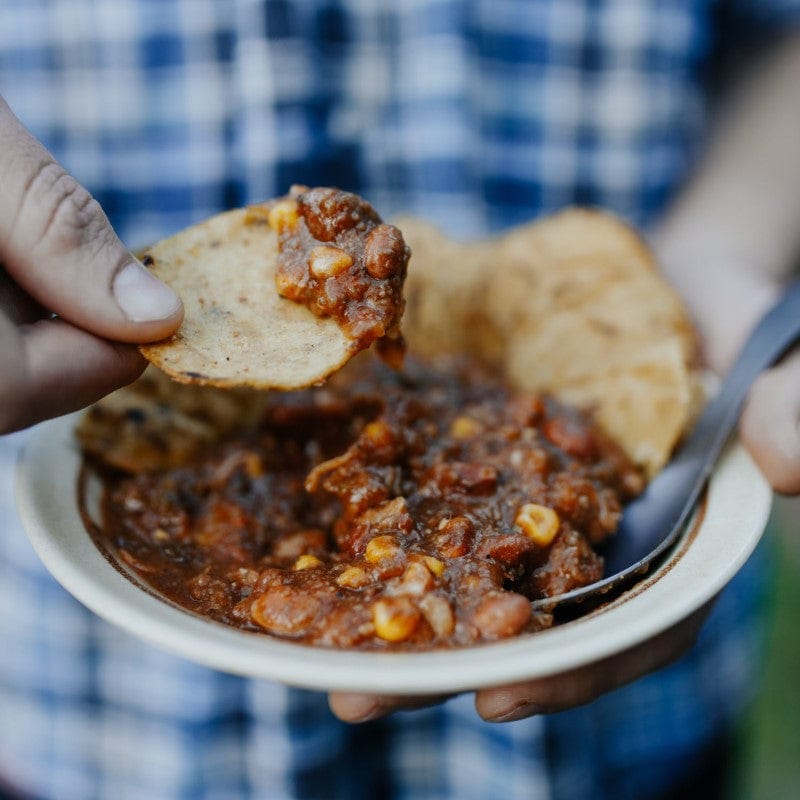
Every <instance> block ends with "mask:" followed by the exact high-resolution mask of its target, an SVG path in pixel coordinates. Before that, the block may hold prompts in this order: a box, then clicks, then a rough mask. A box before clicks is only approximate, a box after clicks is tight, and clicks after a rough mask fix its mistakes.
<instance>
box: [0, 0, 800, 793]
mask: <svg viewBox="0 0 800 800" xmlns="http://www.w3.org/2000/svg"><path fill="white" fill-rule="evenodd" d="M716 5H717V6H718V7H715V8H712V4H709V3H706V2H699V0H698V1H696V2H690V1H689V0H685V2H678V3H672V4H668V5H666V4H661V3H657V2H655V0H653V2H639V3H633V2H631V3H596V2H579V0H574V2H572V1H571V2H563V0H562V2H556V0H541V1H540V2H537V3H526V2H522V1H521V0H504V2H497V0H492V2H488V0H487V1H486V2H481V0H475V1H474V2H456V0H438V1H437V0H430V1H429V2H427V1H425V0H419V2H416V3H409V4H397V5H396V6H392V7H389V8H387V7H384V6H382V5H381V4H374V5H370V4H363V3H358V2H355V0H353V1H352V2H351V0H340V2H333V1H332V0H307V2H303V3H299V2H298V3H290V2H286V1H285V0H266V2H258V3H257V2H248V1H246V0H228V1H227V2H212V1H211V0H194V2H192V3H189V2H187V1H186V0H183V1H181V0H170V2H161V3H154V2H147V3H128V2H119V1H118V2H114V3H111V2H88V0H71V1H70V2H68V0H51V2H44V0H33V1H26V0H8V2H6V3H4V4H3V8H2V9H0V89H1V90H2V92H3V94H4V95H5V96H6V98H8V99H9V100H10V102H11V106H12V107H13V108H14V110H15V111H16V113H17V114H18V115H19V118H21V119H22V120H24V121H25V123H26V124H27V126H28V128H29V129H30V130H31V131H32V133H29V132H28V130H27V129H26V128H25V127H23V125H22V123H21V122H20V121H19V119H18V118H17V117H15V116H14V114H13V113H12V111H11V109H10V107H9V106H8V105H6V104H5V103H3V104H2V106H0V175H2V182H0V262H1V263H2V265H3V273H2V276H0V278H1V280H0V286H1V287H2V291H1V292H0V304H1V305H0V308H1V309H2V316H0V328H2V334H3V338H2V345H1V346H0V360H1V363H2V367H3V369H2V370H0V395H1V396H2V404H0V424H1V425H2V430H3V431H5V432H12V431H15V430H20V429H23V428H25V427H26V426H29V425H31V424H33V423H35V422H36V421H37V420H40V419H44V418H46V417H50V416H54V415H57V414H61V413H64V412H66V411H69V410H72V409H75V408H79V407H82V406H84V405H86V404H87V403H89V402H91V401H92V400H94V399H96V398H98V397H100V396H102V395H103V394H105V393H107V392H108V391H110V390H112V389H113V388H115V387H116V386H119V385H122V384H124V383H126V382H128V381H130V380H132V379H134V378H135V377H136V375H137V374H138V373H139V372H140V371H141V369H142V368H143V362H142V361H141V359H140V357H139V356H138V354H137V352H136V350H135V347H134V346H133V345H134V344H135V343H137V342H145V341H151V340H154V339H157V338H160V337H163V336H165V335H168V334H169V333H171V332H172V331H173V330H175V329H176V328H177V326H178V325H179V324H180V321H181V316H182V310H181V306H180V302H179V300H178V299H177V298H176V297H175V296H174V295H173V294H172V293H171V291H170V290H168V289H167V288H166V287H164V286H163V285H162V284H160V283H158V282H157V281H155V279H154V278H152V277H151V276H150V275H149V274H148V273H147V272H146V271H144V270H143V269H142V268H141V266H140V265H139V264H138V263H137V262H136V260H135V259H134V258H133V256H132V255H131V253H130V251H129V250H128V249H127V248H126V247H125V246H124V245H123V244H122V242H123V241H124V242H127V243H128V244H130V245H132V246H135V245H139V244H144V243H146V242H148V241H152V240H155V239H157V238H159V237H161V236H163V235H166V234H168V233H170V232H173V231H174V230H176V229H178V228H180V227H183V226H184V225H186V224H189V223H190V222H192V221H196V220H197V219H199V218H202V217H204V216H207V215H209V214H211V213H213V212H215V211H218V210H221V209H223V208H225V207H230V206H234V205H242V204H244V203H247V202H250V201H257V200H261V199H264V198H266V197H269V196H274V195H277V194H280V193H282V192H284V191H285V190H286V188H287V187H288V185H289V184H290V183H293V182H299V183H309V184H334V185H340V186H342V187H344V188H347V189H351V190H355V191H359V192H361V193H363V194H365V195H366V196H367V197H368V198H369V199H370V200H371V201H372V202H373V203H374V204H375V206H376V207H377V208H379V209H380V210H381V213H382V214H384V215H385V216H391V215H392V214H393V213H394V212H396V211H400V210H403V211H410V212H412V213H417V214H420V215H423V216H426V217H428V218H432V219H434V220H435V221H437V222H438V223H440V224H441V225H442V226H444V227H445V228H446V229H447V230H449V231H450V232H452V233H454V234H460V235H471V236H477V235H482V234H485V233H487V232H490V231H493V230H497V229H499V228H501V227H503V226H507V225H511V224H514V223H516V222H521V221H524V220H526V219H529V218H531V217H533V216H536V215H538V214H541V213H545V212H547V211H550V210H554V209H556V208H558V207H560V206H562V205H564V204H567V203H570V202H576V203H584V204H596V205H602V206H604V207H607V208H610V209H612V210H615V211H617V212H618V213H620V214H622V215H623V216H625V217H626V218H627V219H629V220H630V221H632V222H633V223H635V224H637V225H639V226H641V227H644V228H646V229H648V230H649V231H650V233H651V236H652V241H653V243H654V246H655V248H656V251H657V253H658V255H659V256H660V258H661V261H662V264H663V267H664V269H665V271H666V273H667V275H668V276H669V277H670V279H671V280H672V281H673V282H674V283H675V285H676V286H677V288H678V289H679V290H680V291H681V292H682V293H683V295H684V297H685V299H686V301H687V304H688V305H689V307H690V309H691V310H692V312H693V314H694V317H695V320H696V322H697V325H698V329H699V331H700V333H701V335H702V337H703V342H704V346H705V354H706V357H707V359H708V362H709V363H710V365H711V366H713V367H715V368H717V369H719V370H724V368H725V367H726V365H727V364H728V363H729V362H730V360H731V357H732V354H733V353H735V351H736V348H737V347H738V345H739V344H740V343H741V341H742V340H743V337H744V336H745V335H746V332H747V330H748V329H749V327H750V326H752V324H753V322H754V321H755V320H756V319H757V317H758V316H759V314H760V313H761V312H762V311H763V310H764V309H765V308H766V307H767V306H768V304H769V303H770V302H771V300H772V299H773V298H774V297H775V296H776V294H777V292H778V290H779V286H780V284H781V283H782V282H783V281H784V280H785V279H786V277H787V276H788V274H789V272H790V269H791V267H792V265H793V261H794V259H795V258H796V257H797V255H798V253H800V225H799V224H798V221H800V152H798V148H797V146H796V144H795V141H794V139H795V132H796V130H797V129H798V125H799V124H800V104H798V103H797V102H796V101H795V98H796V86H797V81H798V78H800V37H798V34H797V33H793V32H792V31H793V28H792V26H796V24H797V23H798V22H799V21H800V4H798V3H797V2H792V0H769V1H768V2H761V3H753V2H748V0H728V1H727V2H725V0H720V2H719V3H718V4H716ZM721 11H726V12H727V14H726V15H725V16H724V17H723V18H719V19H718V18H716V17H714V13H715V12H721ZM718 23H719V24H720V25H722V24H723V23H724V25H725V26H726V28H725V30H726V34H725V36H722V35H720V38H719V40H718V41H717V42H716V44H718V45H727V44H729V43H730V42H732V41H734V40H735V41H739V39H738V38H736V37H738V36H739V34H742V32H746V33H747V34H748V35H750V36H752V37H754V38H757V39H759V40H760V41H759V42H758V44H759V45H760V47H759V50H758V53H757V54H756V55H754V56H753V60H752V61H750V60H749V59H748V60H747V63H746V68H745V67H744V66H742V65H740V64H736V65H734V66H735V67H737V69H735V70H734V71H735V72H737V73H738V74H737V75H736V80H735V81H734V83H733V85H732V87H731V88H730V89H729V91H728V92H726V94H725V96H727V97H728V98H730V100H729V102H728V104H727V105H726V106H724V107H722V108H719V109H715V113H714V115H713V119H714V120H716V121H717V125H716V128H715V129H714V130H713V132H712V134H711V136H710V138H708V139H707V138H706V134H707V131H708V130H709V119H710V118H711V115H710V114H704V113H703V112H704V110H707V109H708V108H709V106H708V105H707V103H706V99H705V96H704V94H703V89H704V86H705V84H704V80H703V79H704V74H703V73H704V68H705V67H706V66H708V65H709V63H710V60H711V57H712V54H713V53H714V52H716V50H715V41H714V38H713V35H712V34H713V33H714V32H715V31H717V32H720V31H722V30H723V28H721V27H715V25H717V24H718ZM727 26H730V27H729V28H728V27H727ZM765 42H766V43H769V44H770V47H769V51H767V50H766V49H765ZM735 55H736V56H737V58H738V57H739V56H740V55H741V51H736V54H735ZM34 134H35V137H36V138H34ZM37 138H38V139H39V140H41V141H42V142H44V143H45V144H46V145H47V147H48V148H49V150H47V149H45V147H44V146H43V145H42V144H40V143H39V141H37ZM706 141H708V145H707V146H706V147H701V144H702V143H704V142H706ZM51 153H52V155H51ZM60 163H63V164H64V165H65V166H66V167H68V168H69V170H70V172H71V174H72V175H75V176H76V177H72V176H71V174H70V173H68V172H66V170H65V168H64V167H62V166H60ZM83 186H86V187H88V189H89V190H90V191H91V193H90V191H87V189H85V188H83ZM106 214H107V215H108V217H107V216H106ZM109 220H110V221H109ZM112 223H113V227H112ZM798 411H800V356H797V355H790V356H789V357H787V358H786V359H785V360H784V361H783V362H782V363H781V364H780V365H778V366H777V367H775V368H774V369H772V370H769V371H768V372H766V373H765V374H764V376H763V377H762V378H761V379H760V381H759V383H758V384H757V386H756V387H755V389H754V391H753V393H752V396H751V398H750V401H749V403H748V405H747V408H746V411H745V414H744V418H743V422H742V436H743V438H744V439H745V441H746V443H747V444H748V446H749V447H750V449H751V452H752V453H753V455H754V457H755V458H756V460H757V461H758V463H759V464H760V466H761V468H762V469H763V471H764V474H765V475H766V476H767V477H768V479H769V480H770V482H771V483H772V484H773V486H774V487H775V488H776V489H777V490H779V491H783V492H798V491H800V441H798V427H797V420H798ZM25 438H26V433H25V432H24V431H21V432H18V433H15V434H11V435H9V436H6V437H5V438H4V439H3V440H2V449H0V458H1V459H2V464H3V467H4V476H5V478H4V484H3V486H4V488H3V494H2V498H0V502H2V513H3V520H4V530H3V533H2V535H1V536H0V608H2V613H0V636H1V637H2V641H3V642H4V647H3V648H2V652H0V709H2V713H0V776H2V781H3V782H4V784H3V785H5V786H7V789H6V792H7V793H8V794H9V796H11V797H17V796H23V797H28V796H29V797H33V798H39V799H40V800H49V799H50V798H58V800H69V799H70V798H75V799H76V800H87V799H88V798H119V797H125V798H148V799H151V798H168V799H170V800H171V798H184V797H185V798H192V800H194V799H195V798H197V799H198V800H199V799H200V798H223V797H224V798H262V797H263V798H267V797H269V798H273V797H274V798H281V797H298V798H299V797H347V798H357V797H382V798H383V797H387V798H388V797H407V798H411V797H415V798H423V797H424V798H434V797H457V798H464V799H465V800H468V799H469V798H487V797H499V796H502V797H508V798H515V797H528V798H530V797H533V798H539V797H553V798H583V797H595V798H604V797H608V798H615V799H617V798H635V799H636V800H643V798H656V797H667V796H674V797H678V796H680V797H690V796H692V794H691V793H692V792H695V796H698V797H699V796H702V797H711V796H713V795H712V788H711V786H710V784H711V783H713V779H714V774H713V773H714V771H713V770H712V769H710V768H709V765H710V764H711V763H716V761H717V760H718V759H719V758H720V757H721V755H722V750H721V747H722V743H724V736H725V734H726V732H727V731H729V729H730V725H731V723H732V721H733V720H734V719H735V716H736V713H737V711H738V710H739V709H740V708H741V705H742V702H743V701H744V700H746V698H747V697H748V696H750V693H751V692H752V687H753V685H754V683H755V678H754V664H755V662H756V653H757V649H758V597H759V594H760V592H762V591H763V581H764V570H763V552H762V553H761V555H760V556H756V558H755V560H754V561H752V562H751V563H750V564H749V565H748V566H747V567H746V568H745V569H744V570H743V571H742V572H741V573H740V575H739V576H738V577H737V578H736V579H735V580H734V582H733V583H732V584H731V586H730V587H729V588H728V589H727V590H726V591H725V592H723V594H722V596H721V597H720V598H719V600H718V601H717V603H716V605H715V607H714V608H713V610H711V611H710V616H709V618H708V621H707V622H706V624H705V625H704V626H703V629H702V631H701V632H700V633H699V638H698V641H697V644H696V645H694V646H692V642H693V641H694V640H695V638H696V637H697V636H698V631H699V629H700V627H701V623H702V622H703V621H704V618H705V616H706V613H707V612H708V611H709V609H704V610H703V611H702V612H700V613H698V614H696V615H694V616H693V617H692V618H691V619H689V620H688V621H687V622H686V623H684V624H682V625H680V626H678V627H677V628H675V629H673V630H671V631H668V632H666V633H665V634H662V635H661V636H659V637H657V638H656V639H655V640H654V641H652V642H649V643H646V644H645V645H644V646H641V647H637V648H635V649H634V650H633V651H631V652H628V653H624V654H622V655H620V656H615V657H613V658H611V659H608V660H607V661H605V662H601V663H599V664H594V665H591V666H589V667H587V668H583V669H580V670H576V671H574V672H572V673H569V674H567V675H560V676H556V677H555V678H553V679H547V680H540V681H536V682H533V683H527V684H523V685H520V686H514V687H498V688H496V689H490V690H483V691H480V692H478V693H477V694H476V696H475V700H474V702H475V706H476V708H477V713H475V711H474V710H473V708H472V698H471V697H470V696H468V695H462V696H460V697H458V698H455V699H452V700H449V701H448V702H446V703H441V704H434V705H430V706H427V707H423V708H418V709H417V710H414V711H407V712H406V713H403V714H389V712H391V711H394V710H396V709H398V708H401V707H405V706H407V705H424V704H425V703H426V702H427V701H424V700H422V699H412V700H411V701H407V700H403V701H400V700H398V699H396V698H388V697H374V696H369V695H359V694H335V695H333V696H332V697H331V698H330V708H331V709H332V711H333V715H332V714H331V713H330V712H329V711H328V709H327V707H326V706H325V704H324V702H323V701H322V698H321V697H320V696H319V695H317V694H314V693H310V692H302V691H298V690H292V689H288V688H286V687H282V686H276V685H271V684H267V683H260V682H254V681H247V680H242V679H239V678H235V677H233V676H229V675H223V674H219V673H215V672H213V671H211V670H207V669H204V668H201V667H199V666H196V665H193V664H189V663H186V662H183V661H181V660H180V659H177V658H173V657H171V656H169V655H167V654H164V653H162V652H159V651H157V650H155V649H152V648H149V647H147V646H145V645H143V644H141V643H140V642H137V641H135V640H133V639H131V638H130V637H128V636H126V635H125V634H123V633H121V632H119V631H117V630H115V629H112V628H110V627H109V626H107V625H105V624H104V623H103V622H101V621H100V620H98V619H97V618H95V617H94V616H92V615H91V614H90V613H89V612H87V611H85V610H84V609H83V608H81V607H80V606H79V605H78V604H77V603H76V602H74V601H73V600H72V599H71V598H70V597H68V596H67V595H66V594H65V593H64V592H63V590H61V589H60V588H59V587H58V586H56V585H55V584H54V583H53V582H52V581H51V580H50V579H49V578H48V577H47V576H46V575H45V574H44V572H43V570H42V568H41V566H40V565H39V563H38V561H37V560H36V559H35V557H34V556H33V555H32V553H31V552H30V550H29V549H28V546H27V544H26V542H25V540H24V537H23V535H22V534H21V532H20V529H19V524H18V522H17V521H16V517H15V514H14V511H13V505H12V500H11V494H10V488H9V487H10V473H11V466H12V463H13V458H14V456H15V453H16V451H17V450H18V448H19V447H20V446H21V445H22V443H24V440H25ZM679 657H680V658H679ZM675 659H678V660H677V661H676V660H675ZM673 661H674V662H675V663H672V664H671V666H669V667H667V668H666V669H662V670H660V671H658V672H655V673H653V674H648V673H651V672H652V671H653V670H655V669H657V668H659V667H662V666H664V665H665V664H667V663H669V662H673ZM643 676H644V677H643ZM636 679H639V680H636ZM612 690H614V691H612ZM589 701H593V702H589ZM587 703H588V705H584V704H587ZM567 709H572V710H567ZM559 710H560V711H561V713H555V714H549V715H547V716H543V714H544V712H553V711H559ZM337 717H338V719H337ZM341 720H344V721H351V722H355V721H359V722H362V723H363V724H362V725H356V726H351V725H346V724H344V722H342V721H341ZM484 720H491V721H495V722H505V723H506V724H504V725H491V724H490V723H489V722H486V721H484Z"/></svg>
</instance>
